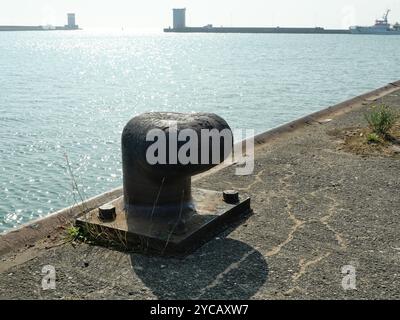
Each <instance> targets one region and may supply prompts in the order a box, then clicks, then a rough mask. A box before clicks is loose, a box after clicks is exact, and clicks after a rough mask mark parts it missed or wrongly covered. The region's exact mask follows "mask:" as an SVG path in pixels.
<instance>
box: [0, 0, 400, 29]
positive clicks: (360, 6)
mask: <svg viewBox="0 0 400 320" xmlns="http://www.w3.org/2000/svg"><path fill="white" fill-rule="evenodd" d="M0 3H1V5H0V25H5V24H25V25H43V24H53V25H64V24H65V23H66V13H67V12H75V13H76V15H77V23H78V24H79V25H80V26H82V27H83V28H109V27H110V28H121V27H125V28H154V29H156V28H162V27H168V26H170V25H172V14H171V9H172V8H174V7H186V8H187V24H188V25H189V26H203V25H206V24H208V23H211V24H214V25H215V26H220V25H224V26H232V25H234V26H278V25H279V26H321V27H340V28H342V27H348V26H349V25H353V24H362V25H364V24H365V25H370V24H372V22H373V20H374V19H375V18H378V17H380V16H381V15H382V14H383V13H384V11H385V10H386V9H388V8H390V9H392V13H391V16H390V17H391V19H390V21H391V22H393V23H394V22H396V21H399V22H400V0H1V2H0Z"/></svg>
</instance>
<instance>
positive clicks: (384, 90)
mask: <svg viewBox="0 0 400 320" xmlns="http://www.w3.org/2000/svg"><path fill="white" fill-rule="evenodd" d="M399 88H400V80H399V81H396V82H391V83H389V84H387V85H385V86H383V87H381V88H378V89H375V90H373V91H370V92H367V93H364V94H362V95H359V96H356V97H354V98H351V99H349V100H346V101H344V102H341V103H339V104H336V105H333V106H330V107H328V108H325V109H323V110H320V111H317V112H314V113H312V114H309V115H306V116H304V117H302V118H299V119H296V120H294V121H291V122H289V123H286V124H283V125H281V126H279V127H276V128H274V129H271V130H268V131H265V132H262V133H260V134H258V135H256V136H255V137H253V138H250V139H254V145H255V147H257V146H260V145H264V144H266V143H267V142H271V141H272V140H274V139H275V138H278V137H282V136H283V134H288V133H291V132H293V131H295V130H297V129H299V128H301V127H304V126H306V125H309V124H311V123H313V122H319V121H322V120H325V119H327V117H328V116H329V117H334V116H338V115H340V114H344V113H347V112H350V111H351V110H354V109H355V108H357V107H362V105H363V102H365V101H375V100H377V99H379V98H382V97H384V96H386V95H388V94H390V93H392V92H394V91H396V90H398V89H399ZM246 141H248V139H245V140H244V141H242V144H243V147H244V146H245V145H246Z"/></svg>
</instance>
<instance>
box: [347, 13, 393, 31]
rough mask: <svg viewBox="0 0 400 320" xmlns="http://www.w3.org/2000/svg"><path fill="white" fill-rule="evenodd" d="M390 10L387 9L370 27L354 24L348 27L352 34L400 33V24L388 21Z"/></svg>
mask: <svg viewBox="0 0 400 320" xmlns="http://www.w3.org/2000/svg"><path fill="white" fill-rule="evenodd" d="M389 13H390V10H387V11H386V13H385V14H384V16H383V18H382V19H378V20H376V21H375V25H373V26H370V27H360V26H354V27H350V33H352V34H383V35H388V34H389V35H400V24H399V23H396V24H395V25H393V26H392V25H391V24H390V23H389V22H388V16H389Z"/></svg>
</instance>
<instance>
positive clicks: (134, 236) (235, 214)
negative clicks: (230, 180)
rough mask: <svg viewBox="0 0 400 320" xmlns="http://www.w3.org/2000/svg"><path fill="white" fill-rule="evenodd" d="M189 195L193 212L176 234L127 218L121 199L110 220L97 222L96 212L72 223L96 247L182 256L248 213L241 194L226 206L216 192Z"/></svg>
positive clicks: (248, 200)
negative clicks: (96, 242)
mask: <svg viewBox="0 0 400 320" xmlns="http://www.w3.org/2000/svg"><path fill="white" fill-rule="evenodd" d="M192 196H193V202H194V204H195V208H196V213H195V214H194V215H193V216H192V217H191V218H189V219H188V220H187V221H186V223H185V228H184V229H185V230H184V231H183V232H179V233H176V232H174V230H171V229H169V228H160V227H157V225H155V224H152V225H150V224H149V222H148V221H140V220H139V219H136V218H132V217H130V216H129V215H128V214H127V213H126V211H125V210H124V199H123V197H120V198H118V199H115V200H114V201H111V202H110V203H109V204H110V205H112V206H115V208H116V219H115V220H114V221H103V220H101V219H99V217H98V209H96V210H93V211H90V212H88V213H87V214H85V215H83V216H81V217H79V218H78V219H77V221H76V224H77V226H80V227H83V228H84V229H85V230H86V231H87V232H88V234H89V236H90V238H91V239H93V240H95V241H98V242H99V243H100V244H105V245H108V244H110V245H117V246H118V247H119V246H121V247H122V248H123V249H127V250H132V251H134V252H138V253H145V254H155V255H161V256H176V257H179V256H181V257H182V256H183V257H184V256H186V255H188V254H190V253H192V252H193V251H195V250H196V249H198V248H199V247H201V246H202V245H203V244H205V243H206V242H208V241H210V240H211V239H212V238H213V237H215V236H216V235H218V234H219V233H221V232H222V231H224V230H225V229H227V228H228V227H230V226H232V225H235V223H237V222H239V221H240V220H241V219H243V218H245V217H246V216H248V215H249V214H250V213H251V209H250V198H249V197H245V196H243V195H241V196H240V197H239V201H238V202H237V203H235V204H229V203H226V202H225V201H224V200H223V194H222V192H218V191H212V190H205V189H193V190H192Z"/></svg>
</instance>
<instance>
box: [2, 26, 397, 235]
mask: <svg viewBox="0 0 400 320" xmlns="http://www.w3.org/2000/svg"><path fill="white" fill-rule="evenodd" d="M399 47H400V37H384V36H351V35H280V34H279V35H278V34H275V35H274V34H271V35H255V34H253V35H232V34H231V35H222V34H187V35H185V34H184V35H179V34H178V35H172V34H129V33H124V32H120V33H93V32H92V33H91V32H85V31H83V32H21V33H15V32H9V33H6V32H2V33H0V232H1V231H4V230H6V229H9V228H11V227H14V226H17V225H19V224H21V223H24V222H26V221H29V220H31V219H34V218H38V217H41V216H44V215H46V214H48V213H49V212H52V211H55V210H57V209H61V208H64V207H66V206H68V205H71V204H73V203H74V202H75V201H77V200H79V195H78V194H77V192H76V190H74V188H73V187H72V183H71V180H72V179H71V176H70V173H69V171H68V166H67V159H66V158H68V160H69V162H70V166H71V170H72V172H73V174H74V176H75V178H76V181H77V183H78V186H79V190H80V192H81V194H82V195H83V197H89V196H93V195H96V194H99V193H101V192H104V191H107V190H109V189H110V188H114V187H117V186H119V185H120V184H121V181H122V180H121V159H120V133H121V131H122V128H123V126H124V125H125V123H126V122H127V121H128V120H129V119H130V118H131V117H133V116H134V115H136V114H138V113H141V112H144V111H181V112H190V111H205V112H208V111H211V112H216V113H218V114H220V115H221V116H223V117H224V118H225V119H226V120H227V121H228V122H229V123H230V124H231V126H232V127H233V128H244V129H255V130H256V132H261V131H264V130H266V129H269V128H272V127H275V126H277V125H280V124H282V123H285V122H287V121H289V120H293V119H295V118H298V117H300V116H302V115H305V114H308V113H310V112H313V111H316V110H319V109H322V108H324V107H326V106H329V105H331V104H334V103H337V102H340V101H342V100H344V99H347V98H350V97H352V96H354V95H357V94H360V93H363V92H365V91H367V90H371V89H374V88H376V87H378V86H382V85H384V84H386V83H388V82H390V81H394V80H398V78H400V55H399V54H398V48H399Z"/></svg>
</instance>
